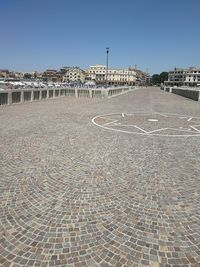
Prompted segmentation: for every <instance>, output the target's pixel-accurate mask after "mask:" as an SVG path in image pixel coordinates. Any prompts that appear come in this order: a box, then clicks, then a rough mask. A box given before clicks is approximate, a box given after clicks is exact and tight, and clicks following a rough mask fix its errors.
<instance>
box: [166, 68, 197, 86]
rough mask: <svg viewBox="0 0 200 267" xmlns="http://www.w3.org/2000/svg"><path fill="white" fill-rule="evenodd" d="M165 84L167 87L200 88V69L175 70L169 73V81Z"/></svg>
mask: <svg viewBox="0 0 200 267" xmlns="http://www.w3.org/2000/svg"><path fill="white" fill-rule="evenodd" d="M164 84H165V85H166V86H191V87H196V86H200V68H195V67H190V68H188V69H181V68H175V69H174V70H172V71H169V73H168V81H165V82H164Z"/></svg>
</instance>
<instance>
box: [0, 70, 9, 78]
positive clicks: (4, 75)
mask: <svg viewBox="0 0 200 267" xmlns="http://www.w3.org/2000/svg"><path fill="white" fill-rule="evenodd" d="M8 77H9V70H7V69H3V70H0V78H8Z"/></svg>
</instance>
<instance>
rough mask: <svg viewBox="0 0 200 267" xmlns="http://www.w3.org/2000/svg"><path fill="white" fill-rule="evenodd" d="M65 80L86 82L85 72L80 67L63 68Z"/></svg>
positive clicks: (63, 79) (63, 78)
mask: <svg viewBox="0 0 200 267" xmlns="http://www.w3.org/2000/svg"><path fill="white" fill-rule="evenodd" d="M61 71H62V81H63V82H77V83H84V81H85V76H86V75H85V72H84V71H83V70H82V69H80V68H79V67H66V68H63V69H61Z"/></svg>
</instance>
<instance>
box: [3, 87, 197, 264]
mask: <svg viewBox="0 0 200 267" xmlns="http://www.w3.org/2000/svg"><path fill="white" fill-rule="evenodd" d="M169 111H170V112H171V113H173V114H174V113H175V114H179V115H180V116H181V115H186V116H191V117H200V105H199V103H197V102H194V101H192V100H188V99H185V98H182V97H180V96H177V95H172V94H168V93H164V92H162V91H160V90H159V89H157V88H147V89H141V90H137V91H135V92H131V93H129V94H126V95H122V96H120V97H117V98H112V99H103V100H102V99H73V98H65V97H63V98H60V99H56V100H51V101H42V102H38V103H36V102H35V103H29V104H23V105H13V106H10V107H9V106H8V107H6V108H1V109H0V122H1V123H0V137H1V143H0V153H1V154H0V206H1V211H0V265H1V266H10V267H11V266H12V267H15V266H16V267H19V266H42V267H43V266H67V267H84V266H89V267H109V266H119V267H120V266H123V267H134V266H140V267H142V266H150V267H172V266H173V267H197V266H200V209H199V207H200V175H199V174H200V164H199V163H200V150H199V147H200V137H198V136H194V137H193V136H192V137H185V136H183V137H177V138H176V137H173V138H171V137H166V136H165V137H164V136H143V135H130V134H127V133H124V132H113V131H109V130H106V129H101V128H99V127H97V126H96V125H94V124H93V123H92V122H91V120H92V118H93V117H95V116H97V115H99V114H110V113H116V114H121V113H125V114H130V113H134V112H140V113H142V112H146V113H160V114H162V113H163V114H166V113H169Z"/></svg>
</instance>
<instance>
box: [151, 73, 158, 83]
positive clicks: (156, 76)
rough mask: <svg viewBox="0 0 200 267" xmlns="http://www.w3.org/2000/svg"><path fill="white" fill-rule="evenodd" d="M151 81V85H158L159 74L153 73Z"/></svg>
mask: <svg viewBox="0 0 200 267" xmlns="http://www.w3.org/2000/svg"><path fill="white" fill-rule="evenodd" d="M151 83H152V84H153V85H159V84H160V75H159V74H154V75H152V77H151Z"/></svg>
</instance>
